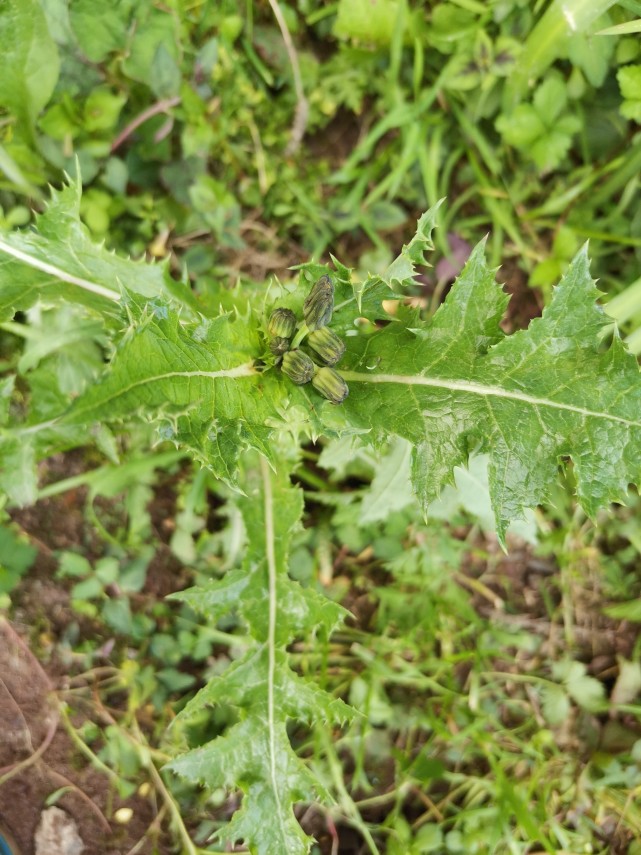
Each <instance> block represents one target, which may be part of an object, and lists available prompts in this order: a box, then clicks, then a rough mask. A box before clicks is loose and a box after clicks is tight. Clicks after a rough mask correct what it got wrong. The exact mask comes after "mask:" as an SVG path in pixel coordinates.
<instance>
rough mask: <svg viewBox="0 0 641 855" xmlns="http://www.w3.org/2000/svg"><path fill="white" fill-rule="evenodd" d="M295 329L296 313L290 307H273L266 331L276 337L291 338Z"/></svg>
mask: <svg viewBox="0 0 641 855" xmlns="http://www.w3.org/2000/svg"><path fill="white" fill-rule="evenodd" d="M295 329H296V315H295V314H294V313H293V312H292V311H291V309H274V311H273V312H272V313H271V315H270V316H269V321H268V322H267V331H268V333H269V334H270V335H271V336H276V337H277V338H291V337H292V336H293V335H294V330H295Z"/></svg>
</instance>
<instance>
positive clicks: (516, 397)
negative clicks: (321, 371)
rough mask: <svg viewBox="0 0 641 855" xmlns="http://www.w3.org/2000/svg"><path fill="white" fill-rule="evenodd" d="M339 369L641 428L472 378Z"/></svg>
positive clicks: (356, 377)
mask: <svg viewBox="0 0 641 855" xmlns="http://www.w3.org/2000/svg"><path fill="white" fill-rule="evenodd" d="M339 373H340V375H341V377H342V378H343V379H344V380H346V381H347V382H348V383H396V384H399V385H401V386H429V387H432V388H435V389H448V390H449V391H451V392H467V393H469V394H471V395H478V396H479V397H482V398H504V399H506V400H511V401H521V402H522V403H524V404H529V405H530V406H532V407H548V408H550V409H555V410H566V411H569V412H572V413H578V414H579V415H581V416H585V417H588V418H596V419H604V420H606V421H611V422H618V423H619V424H623V425H626V426H628V427H631V428H641V421H634V420H632V419H626V418H623V417H622V416H615V415H612V414H611V413H605V412H599V411H598V410H590V409H588V408H587V407H579V406H576V405H574V404H566V403H564V402H563V401H554V400H552V399H551V398H539V397H536V396H535V395H528V394H527V393H525V392H519V391H517V390H516V389H503V388H501V387H500V386H486V385H484V384H482V383H474V382H472V381H470V380H445V379H444V378H442V377H424V376H423V375H420V374H416V375H403V374H361V373H360V372H358V371H341V372H339Z"/></svg>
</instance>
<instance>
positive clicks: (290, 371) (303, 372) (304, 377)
mask: <svg viewBox="0 0 641 855" xmlns="http://www.w3.org/2000/svg"><path fill="white" fill-rule="evenodd" d="M281 368H282V369H283V372H284V373H285V374H287V376H288V377H289V379H290V380H291V381H292V382H293V383H296V385H297V386H302V385H303V384H304V383H309V381H310V380H311V379H312V377H313V376H314V371H315V370H316V366H315V365H314V363H313V362H312V360H311V359H310V358H309V356H307V354H306V353H303V352H302V351H301V350H288V351H287V353H286V354H285V355H284V356H283V361H282V364H281Z"/></svg>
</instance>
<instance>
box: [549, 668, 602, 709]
mask: <svg viewBox="0 0 641 855" xmlns="http://www.w3.org/2000/svg"><path fill="white" fill-rule="evenodd" d="M586 671H587V669H586V667H585V665H584V664H583V662H571V661H569V660H567V661H564V662H555V663H554V665H553V668H552V672H553V674H554V676H555V677H556V679H557V680H561V681H562V682H563V685H564V686H565V688H566V689H567V692H568V694H569V695H570V697H571V698H573V700H575V701H576V702H577V704H578V705H579V706H580V707H583V709H586V710H589V711H590V712H597V711H598V710H600V709H601V708H602V707H603V702H604V693H605V689H604V686H603V683H601V682H599V680H596V679H595V678H594V677H590V676H589V675H588V674H587V673H586Z"/></svg>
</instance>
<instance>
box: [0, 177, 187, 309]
mask: <svg viewBox="0 0 641 855" xmlns="http://www.w3.org/2000/svg"><path fill="white" fill-rule="evenodd" d="M0 256H1V260H0V321H2V320H6V319H8V318H11V317H13V315H14V314H15V312H16V311H18V310H22V311H24V310H25V309H28V308H30V307H31V306H33V305H34V304H35V303H36V302H38V300H44V299H46V300H48V301H62V300H69V301H71V302H76V303H81V304H83V305H86V306H89V307H90V308H92V309H94V310H96V311H98V312H100V313H101V314H107V315H109V314H112V315H118V316H119V315H120V311H121V310H120V307H119V305H118V304H119V301H120V298H121V293H122V290H123V289H124V288H126V289H128V290H129V291H131V292H134V293H136V294H139V295H141V296H143V297H146V298H148V299H153V298H161V297H164V298H175V299H176V300H177V303H178V304H179V305H181V304H182V305H183V306H189V307H190V308H191V309H192V310H193V309H196V308H197V307H196V302H195V300H194V298H193V296H192V295H191V293H190V292H189V291H188V290H187V289H186V288H183V287H181V286H180V285H179V284H178V283H176V282H174V281H173V280H172V279H171V277H170V276H169V272H168V270H167V266H166V265H165V264H155V265H150V264H145V263H143V262H135V261H131V260H130V259H127V258H121V257H120V256H117V255H115V254H114V253H112V252H109V251H108V250H106V249H105V248H104V246H102V245H99V244H96V243H94V242H93V241H92V240H91V238H90V236H89V233H88V231H87V229H86V228H85V226H84V225H83V224H82V223H81V222H80V185H79V184H70V185H69V186H67V187H64V188H63V189H62V190H61V191H59V192H56V191H54V192H53V194H52V199H51V202H50V203H49V205H48V207H47V210H46V211H45V213H44V214H42V215H41V216H39V217H37V219H36V229H35V230H31V231H12V232H7V233H4V234H3V235H2V237H0Z"/></svg>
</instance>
